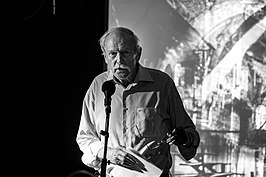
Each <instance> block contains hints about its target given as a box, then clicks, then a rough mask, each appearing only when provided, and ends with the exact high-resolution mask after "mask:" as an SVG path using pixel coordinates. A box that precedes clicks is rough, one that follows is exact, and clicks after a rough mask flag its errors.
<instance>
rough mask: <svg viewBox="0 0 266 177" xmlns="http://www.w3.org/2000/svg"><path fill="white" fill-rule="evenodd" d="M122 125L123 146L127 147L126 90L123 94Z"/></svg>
mask: <svg viewBox="0 0 266 177" xmlns="http://www.w3.org/2000/svg"><path fill="white" fill-rule="evenodd" d="M122 106H123V108H122V111H123V113H122V124H123V128H122V138H123V140H122V142H123V145H124V146H126V145H127V144H126V142H127V138H128V137H127V131H128V127H127V110H128V108H127V103H126V90H125V91H124V92H123V95H122Z"/></svg>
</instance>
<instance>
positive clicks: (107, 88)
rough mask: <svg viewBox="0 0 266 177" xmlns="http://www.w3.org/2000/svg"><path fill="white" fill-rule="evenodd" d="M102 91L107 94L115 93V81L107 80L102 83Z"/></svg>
mask: <svg viewBox="0 0 266 177" xmlns="http://www.w3.org/2000/svg"><path fill="white" fill-rule="evenodd" d="M102 91H103V92H104V94H105V95H109V96H111V95H113V94H114V93H115V83H114V81H113V80H108V81H105V82H104V83H103V85H102Z"/></svg>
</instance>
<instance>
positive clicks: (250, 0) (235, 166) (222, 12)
mask: <svg viewBox="0 0 266 177" xmlns="http://www.w3.org/2000/svg"><path fill="white" fill-rule="evenodd" d="M114 26H126V27H130V28H131V29H132V30H133V31H135V32H136V34H137V35H138V36H139V37H140V40H141V45H142V48H143V54H142V59H141V61H140V63H141V64H142V65H144V66H148V67H153V68H157V69H160V70H162V71H164V72H166V73H168V74H169V75H170V76H171V77H172V78H173V79H174V81H175V84H176V87H177V89H178V91H179V93H180V95H181V97H182V99H183V101H184V105H185V108H186V110H187V112H188V113H189V114H190V116H191V118H192V120H193V122H194V123H195V124H196V126H197V130H198V131H199V133H200V135H201V144H200V148H199V150H198V153H197V155H196V156H195V157H194V158H193V159H192V160H190V161H189V162H187V161H184V160H183V159H182V158H181V156H180V155H179V152H178V150H177V149H176V148H174V147H173V148H172V156H173V167H172V175H173V176H174V177H176V176H184V175H190V176H193V175H194V176H212V175H220V176H258V177H264V176H266V1H265V0H190V1H187V0H110V1H109V27H114Z"/></svg>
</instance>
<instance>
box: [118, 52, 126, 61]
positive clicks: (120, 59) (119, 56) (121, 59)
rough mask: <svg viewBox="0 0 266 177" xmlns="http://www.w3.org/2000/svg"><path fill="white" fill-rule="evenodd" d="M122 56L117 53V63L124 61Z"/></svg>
mask: <svg viewBox="0 0 266 177" xmlns="http://www.w3.org/2000/svg"><path fill="white" fill-rule="evenodd" d="M124 61H125V60H124V58H123V55H121V54H120V53H119V52H118V53H117V55H116V62H117V63H124Z"/></svg>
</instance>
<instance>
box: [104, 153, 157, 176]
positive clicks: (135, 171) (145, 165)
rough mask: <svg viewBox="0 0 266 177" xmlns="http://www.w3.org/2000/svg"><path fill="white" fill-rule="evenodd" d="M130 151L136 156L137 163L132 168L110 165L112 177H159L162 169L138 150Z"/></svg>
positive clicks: (109, 170) (109, 171)
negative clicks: (138, 152) (142, 155)
mask: <svg viewBox="0 0 266 177" xmlns="http://www.w3.org/2000/svg"><path fill="white" fill-rule="evenodd" d="M128 153H130V154H131V155H133V156H134V157H135V158H136V160H137V163H136V164H135V165H134V166H132V168H130V169H129V168H126V167H123V166H120V165H113V166H112V165H109V166H108V167H107V174H108V173H109V176H110V177H159V176H160V175H161V173H162V170H161V169H159V168H158V167H156V166H155V165H153V164H151V163H150V162H148V161H147V160H145V158H143V157H141V155H139V154H137V152H134V151H133V150H128Z"/></svg>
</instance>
